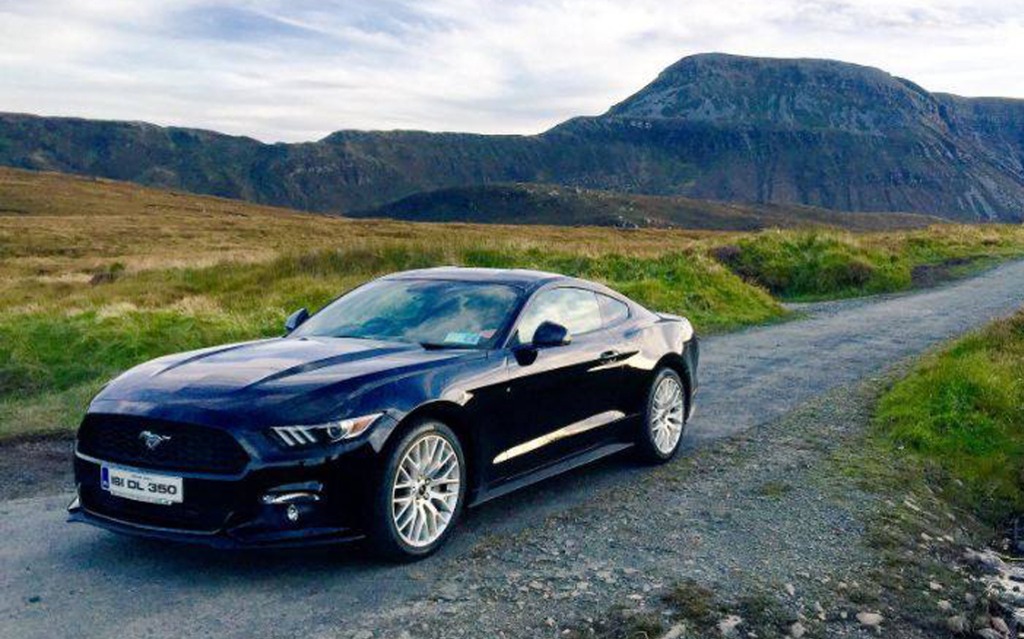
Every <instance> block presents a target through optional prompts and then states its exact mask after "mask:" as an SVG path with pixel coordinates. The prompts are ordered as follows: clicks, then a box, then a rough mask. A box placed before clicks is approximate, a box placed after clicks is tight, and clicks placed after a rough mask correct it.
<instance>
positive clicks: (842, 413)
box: [316, 382, 917, 638]
mask: <svg viewBox="0 0 1024 639" xmlns="http://www.w3.org/2000/svg"><path fill="white" fill-rule="evenodd" d="M878 387H879V383H878V382H874V383H869V384H866V385H854V386H851V387H844V388H842V389H840V390H837V391H834V392H832V393H830V394H828V395H827V396H825V397H822V398H819V399H817V400H815V401H813V402H810V403H808V404H807V405H805V406H803V407H802V408H800V409H799V410H797V411H795V412H793V413H791V414H790V415H788V416H787V417H785V418H783V419H780V420H776V421H775V422H773V423H771V424H770V425H767V426H764V427H762V428H758V429H756V430H754V431H750V432H748V433H745V434H742V435H738V436H735V437H732V438H729V439H727V440H724V441H721V442H718V443H715V444H712V445H710V446H708V447H706V448H704V449H702V450H701V451H699V452H697V453H695V454H693V455H692V456H690V457H689V458H688V459H686V460H685V461H684V462H682V463H679V464H674V465H668V466H664V467H659V468H657V469H654V470H652V471H649V472H648V473H647V474H645V475H644V476H643V477H642V478H640V479H638V480H636V481H632V482H629V483H628V484H626V485H622V486H618V487H615V488H611V489H608V490H606V491H603V492H602V493H600V494H598V495H595V496H594V497H593V498H592V499H591V500H590V501H589V502H588V503H587V504H585V505H581V506H578V507H575V508H572V509H570V510H568V511H565V512H562V513H559V514H557V515H554V516H551V517H549V518H548V519H547V520H546V521H544V522H543V523H542V524H541V525H539V526H535V527H533V528H532V529H530V530H529V531H528V532H524V533H521V534H519V535H510V536H504V537H495V538H493V539H492V540H483V541H482V542H480V543H479V544H478V545H477V547H476V548H475V549H474V550H473V551H472V552H471V553H469V554H468V555H467V556H465V557H462V558H461V559H460V560H459V561H458V562H451V563H448V564H446V565H445V566H444V568H443V572H442V573H441V574H439V575H434V576H432V577H431V581H433V582H435V583H436V584H438V585H437V587H436V588H435V589H433V590H432V591H431V592H429V593H427V594H426V595H425V596H424V597H422V598H420V599H418V600H415V601H411V602H407V603H406V604H405V605H403V606H401V607H398V608H393V609H388V610H386V611H377V612H375V613H373V614H370V615H366V616H364V617H362V618H361V619H360V624H359V625H360V627H359V628H357V629H354V630H352V631H350V632H348V633H347V634H346V633H341V635H340V636H352V637H371V636H373V637H400V636H410V637H437V638H441V637H444V638H455V637H542V636H551V637H556V636H562V635H565V634H575V635H576V636H588V635H592V634H606V633H608V630H609V629H608V627H607V626H608V624H609V623H613V622H612V621H610V620H609V615H610V614H614V616H615V617H617V618H619V617H621V618H625V619H627V620H628V619H630V618H637V617H638V618H639V619H638V620H637V623H651V619H650V618H653V619H655V620H658V621H659V622H660V624H661V625H662V627H663V628H664V629H668V628H670V627H672V626H673V625H674V623H675V622H676V621H677V610H676V609H674V608H673V606H672V605H671V603H669V602H666V600H665V597H666V595H669V594H670V593H671V592H672V590H673V588H674V587H675V586H676V585H677V584H678V583H679V582H680V581H681V580H691V581H692V582H694V583H696V584H699V585H700V586H703V587H705V588H707V589H709V590H710V591H711V592H712V593H714V595H715V596H716V597H719V598H721V599H722V601H723V602H727V603H728V602H731V603H734V604H735V603H737V602H741V601H743V600H745V599H746V600H750V599H751V598H756V599H757V600H758V601H760V602H761V603H762V604H763V606H764V607H765V608H767V609H770V610H772V611H774V613H775V619H776V620H777V621H772V622H771V623H769V624H768V626H769V627H765V626H764V625H763V624H762V625H761V626H759V627H758V628H757V632H758V633H759V634H758V636H762V637H764V636H772V632H773V631H777V632H779V633H781V632H782V629H781V628H779V627H778V625H784V628H789V627H790V626H791V624H793V623H796V622H798V621H799V622H800V623H801V624H802V626H803V627H804V629H805V631H806V632H807V633H808V634H807V635H806V636H825V635H823V634H822V633H823V632H825V630H826V628H827V636H830V637H836V636H852V637H859V636H864V637H867V636H875V633H874V631H873V630H871V629H869V628H867V627H865V626H863V625H862V624H861V623H859V622H858V621H857V620H856V615H857V614H858V613H861V612H866V610H864V609H861V608H860V607H858V606H856V605H854V604H852V603H850V602H849V601H848V600H847V599H846V597H845V594H844V592H843V590H844V589H851V588H856V587H857V584H859V583H860V582H861V581H863V580H864V579H865V578H866V576H867V575H868V573H869V572H870V571H871V569H873V568H877V567H878V566H879V563H880V557H879V556H878V555H877V554H876V553H875V552H874V551H873V550H872V549H871V548H870V547H868V546H867V545H866V544H865V543H864V533H865V522H866V521H867V520H868V518H870V517H872V516H873V515H874V513H875V512H876V511H877V510H878V509H879V508H884V507H885V506H884V502H883V498H882V497H881V496H879V495H875V494H871V493H868V492H864V491H863V490H861V489H859V488H858V487H857V481H856V479H855V478H854V477H850V476H847V475H845V474H844V473H843V472H842V469H841V468H840V467H837V466H836V465H835V464H834V457H833V455H834V453H835V452H836V451H837V450H839V449H841V448H843V447H845V446H851V445H857V442H858V441H859V440H860V439H861V438H862V437H863V434H864V430H865V428H866V425H867V422H868V419H869V415H870V411H871V408H872V405H873V398H874V396H875V394H876V392H877V389H878ZM840 584H844V586H843V587H842V588H841V587H840ZM851 584H852V585H851ZM822 617H824V619H822ZM724 619H725V616H722V617H721V620H724ZM744 623H747V625H748V626H749V625H750V623H751V620H745V621H744ZM772 626H775V627H774V628H773V627H772ZM743 629H744V625H743V623H741V624H740V625H739V626H738V630H737V633H739V631H740V630H743ZM371 633H372V634H371ZM403 633H407V634H406V635H403ZM766 633H767V634H766ZM316 636H318V637H334V636H339V634H338V633H337V632H336V631H335V630H331V631H327V632H324V633H322V634H318V635H316ZM681 636H696V635H692V634H689V633H683V634H682V635H681ZM737 636H746V632H743V633H742V634H737ZM898 636H901V637H914V636H917V634H916V630H915V629H913V628H912V627H909V628H901V634H899V635H898Z"/></svg>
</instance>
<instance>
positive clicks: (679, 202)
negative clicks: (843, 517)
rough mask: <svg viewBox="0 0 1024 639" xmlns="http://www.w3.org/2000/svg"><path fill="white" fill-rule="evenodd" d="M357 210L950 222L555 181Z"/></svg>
mask: <svg viewBox="0 0 1024 639" xmlns="http://www.w3.org/2000/svg"><path fill="white" fill-rule="evenodd" d="M347 215H348V216H349V217H361V218H362V217H366V218H372V217H376V218H391V219H396V220H409V221H414V222H474V223H485V224H556V225H561V226H614V227H618V228H684V229H701V230H718V231H722V230H735V231H754V230H759V229H764V228H768V227H772V228H795V227H807V226H833V227H839V228H844V229H849V230H852V231H881V230H894V229H908V228H922V227H926V226H929V225H932V224H936V223H940V222H942V220H941V219H939V218H936V217H931V216H928V215H919V214H911V213H854V212H841V211H832V210H829V209H822V208H816V207H811V206H804V205H799V204H748V203H739V202H717V201H713V200H697V199H693V198H688V197H683V196H678V195H673V196H659V195H637V194H632V193H615V192H613V191H598V190H592V189H581V188H578V187H563V186H557V185H554V184H537V183H521V184H486V185H479V186H460V187H452V188H447V189H439V190H437V191H426V192H423V193H416V194H413V195H410V196H409V197H406V198H402V199H401V200H398V201H397V202H392V203H389V204H385V205H383V206H380V207H377V208H374V209H369V210H365V211H352V212H349V213H347Z"/></svg>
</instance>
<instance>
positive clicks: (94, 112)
mask: <svg viewBox="0 0 1024 639" xmlns="http://www.w3.org/2000/svg"><path fill="white" fill-rule="evenodd" d="M0 43H2V44H0V111H13V112H25V113H36V114H41V115H68V116H79V117H88V118H103V119H118V120H143V121H148V122H153V123H156V124H161V125H175V126H189V127H199V128H207V129H213V130H217V131H223V132H225V133H231V134H236V135H248V136H251V137H255V138H257V139H260V140H263V141H267V142H275V141H288V142H295V141H306V140H316V139H319V138H321V137H323V136H325V135H327V134H328V133H330V132H332V131H335V130H339V129H422V130H429V131H470V132H479V133H537V132H540V131H543V130H545V129H547V128H549V127H551V126H553V125H554V124H557V123H558V122H561V121H563V120H565V119H567V118H569V117H573V116H576V115H596V114H599V113H602V112H604V111H605V110H606V109H608V107H610V106H611V105H612V104H614V103H616V102H619V101H621V100H623V99H625V98H626V97H627V96H629V95H630V94H632V93H634V92H636V91H637V90H639V89H640V88H641V87H643V85H645V84H646V83H648V82H650V81H651V80H653V79H654V77H655V76H656V75H657V74H658V72H659V71H661V70H662V69H663V68H665V67H667V66H668V65H670V64H671V63H673V62H675V61H676V60H678V59H680V58H682V57H684V56H686V55H691V54H694V53H702V52H709V51H718V52H726V53H735V54H743V55H757V56H771V57H824V58H834V59H839V60H845V61H848V62H856V63H859V64H866V65H870V66H876V67H880V68H882V69H885V70H886V71H889V72H890V73H893V74H895V75H899V76H903V77H906V78H909V79H911V80H913V81H915V82H917V83H918V84H920V85H922V86H924V87H925V88H927V89H929V90H932V91H944V92H949V93H958V94H961V95H967V96H977V95H986V96H991V95H999V96H1008V97H1018V98H1024V0H1004V1H993V0H932V1H927V0H856V1H853V0H749V1H748V0H686V1H677V2H668V1H657V0H635V1H626V0H620V1H609V0H586V1H584V0H565V1H555V0H551V1H547V2H541V1H534V0H504V1H498V0H477V1H471V0H436V1H431V0H416V1H411V0H410V1H403V0H365V1H362V2H354V1H349V0H239V1H235V2H229V1H226V0H222V1H217V0H0Z"/></svg>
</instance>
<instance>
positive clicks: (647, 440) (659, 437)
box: [637, 367, 686, 464]
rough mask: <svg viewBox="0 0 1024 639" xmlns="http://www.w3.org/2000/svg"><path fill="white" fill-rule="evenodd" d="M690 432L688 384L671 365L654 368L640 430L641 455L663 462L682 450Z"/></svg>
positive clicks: (644, 459) (639, 445)
mask: <svg viewBox="0 0 1024 639" xmlns="http://www.w3.org/2000/svg"><path fill="white" fill-rule="evenodd" d="M685 432H686V386H685V385H684V384H683V380H682V379H681V378H680V377H679V374H678V373H676V372H675V371H674V370H672V369H671V368H668V367H662V368H659V369H657V370H656V371H655V372H654V378H653V380H652V381H651V387H650V389H649V390H648V392H647V406H646V410H645V411H644V417H643V420H641V423H640V428H639V432H638V433H637V449H638V452H639V455H640V458H641V459H642V460H643V461H645V462H647V463H652V464H663V463H665V462H667V461H669V460H671V459H672V458H673V457H675V456H676V453H678V452H679V445H680V443H681V442H682V441H683V434H684V433H685Z"/></svg>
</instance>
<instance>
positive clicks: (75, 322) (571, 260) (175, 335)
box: [0, 248, 784, 438]
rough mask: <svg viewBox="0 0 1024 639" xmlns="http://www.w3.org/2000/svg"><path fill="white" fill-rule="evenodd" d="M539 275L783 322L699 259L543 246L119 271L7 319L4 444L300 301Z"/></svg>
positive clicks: (0, 395) (707, 326) (278, 316)
mask: <svg viewBox="0 0 1024 639" xmlns="http://www.w3.org/2000/svg"><path fill="white" fill-rule="evenodd" d="M451 263H456V264H463V265H467V266H496V267H509V268H512V267H516V268H535V269H544V270H552V271H558V272H562V273H566V274H571V275H578V276H581V277H586V278H588V279H595V280H599V281H602V282H605V283H607V284H608V285H609V286H612V287H613V288H616V289H618V290H621V291H623V292H624V293H626V294H628V295H632V296H633V297H635V298H636V299H637V300H638V301H640V302H642V303H644V304H647V305H649V306H650V307H651V308H656V309H659V310H662V311H666V312H673V313H684V314H686V315H688V316H689V317H691V318H692V319H693V321H694V322H696V323H697V325H698V326H700V327H701V330H702V331H705V332H707V331H721V330H726V329H730V328H734V327H737V326H742V325H746V324H752V323H758V322H764V321H768V320H772V319H776V318H779V317H781V316H782V315H783V314H784V311H783V309H782V307H781V306H780V305H779V304H778V302H777V301H776V300H774V299H773V298H772V297H771V296H769V295H768V294H767V293H766V292H765V291H763V290H761V289H759V288H757V287H753V286H750V285H749V284H746V283H744V282H743V281H742V280H741V279H740V278H738V277H737V276H736V275H734V274H733V273H731V272H730V271H729V270H728V269H726V268H724V267H722V266H721V265H719V264H718V263H717V262H715V261H714V260H712V259H711V258H709V257H707V256H706V255H704V254H702V253H700V252H689V253H686V252H681V253H669V254H665V255H662V256H659V257H654V258H629V257H624V256H620V255H615V254H610V255H603V256H596V257H591V256H586V255H572V254H568V253H546V252H542V251H539V250H527V251H522V252H520V251H511V250H504V251H501V250H482V249H477V250H466V251H463V252H459V253H455V254H446V253H444V252H441V251H414V250H410V249H400V248H392V249H380V250H365V249H357V250H349V251H318V252H314V253H308V254H302V255H289V256H284V257H281V258H278V259H275V260H272V261H270V262H266V263H263V264H222V265H217V266H211V267H204V268H184V269H166V270H157V271H143V272H140V273H136V274H124V273H122V274H121V275H119V276H118V277H117V278H116V279H115V280H114V281H113V282H110V283H104V284H99V285H96V286H90V287H86V288H76V287H65V286H64V285H63V284H55V285H54V287H55V288H60V289H63V291H62V293H60V294H58V293H57V292H56V291H54V294H53V299H52V301H51V302H50V304H48V306H47V308H46V309H45V310H39V309H33V308H32V307H31V306H30V307H28V308H27V309H22V310H16V311H14V312H6V313H0V389H2V392H0V438H2V437H5V436H11V435H15V434H39V433H47V432H53V431H60V430H66V429H69V428H72V427H74V426H75V423H76V421H77V417H78V416H79V415H80V414H81V412H82V410H84V406H85V402H86V401H87V400H88V396H89V392H88V391H89V390H90V389H95V388H97V387H98V386H99V385H100V384H101V383H102V382H103V381H104V380H106V379H109V378H110V377H112V376H114V375H115V374H117V373H119V372H120V371H123V370H125V369H127V368H129V367H131V366H132V365H134V364H137V363H140V362H143V361H145V360H148V359H152V358H154V357H157V356H159V355H163V354H166V353H170V352H176V351H183V350H190V349H194V348H200V347H204V346H210V345H214V344H220V343H225V342H232V341H241V340H246V339H252V338H257V337H264V336H271V335H276V334H280V332H281V326H282V322H283V320H284V318H285V317H286V316H287V314H288V313H290V312H291V311H293V310H295V309H296V308H298V307H300V306H308V307H310V308H311V309H316V308H319V307H320V306H322V305H323V304H325V303H326V302H327V301H329V300H330V299H332V298H333V297H335V296H336V295H337V294H338V293H339V292H341V291H344V290H346V289H349V288H352V287H353V286H356V285H357V284H359V283H362V282H363V281H365V280H367V279H369V278H371V277H374V276H376V275H380V274H383V273H387V272H391V271H397V270H404V269H410V268H419V267H425V266H434V265H439V264H451Z"/></svg>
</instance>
